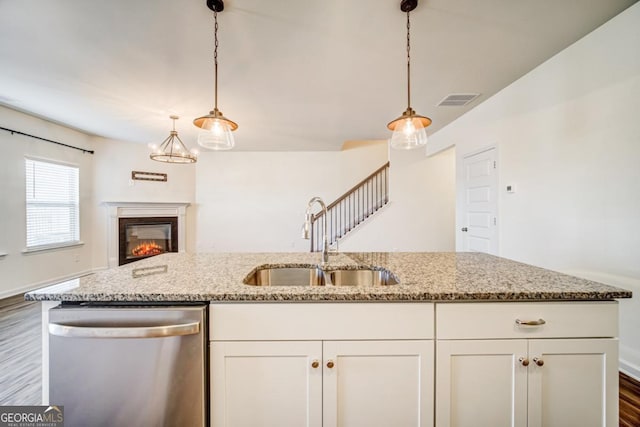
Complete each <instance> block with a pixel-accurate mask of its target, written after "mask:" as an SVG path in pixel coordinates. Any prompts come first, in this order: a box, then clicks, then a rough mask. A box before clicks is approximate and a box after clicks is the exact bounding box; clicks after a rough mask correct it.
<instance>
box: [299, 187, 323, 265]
mask: <svg viewBox="0 0 640 427" xmlns="http://www.w3.org/2000/svg"><path fill="white" fill-rule="evenodd" d="M315 203H317V204H319V205H320V208H321V209H322V262H323V263H324V264H326V263H327V262H329V238H328V237H327V205H325V204H324V202H323V201H322V199H321V198H320V197H314V198H312V199H311V200H309V203H307V212H306V213H305V216H304V224H303V226H302V238H303V239H308V238H309V237H310V235H311V225H312V224H313V214H312V213H311V208H312V207H313V205H314V204H315Z"/></svg>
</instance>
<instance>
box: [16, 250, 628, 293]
mask: <svg viewBox="0 0 640 427" xmlns="http://www.w3.org/2000/svg"><path fill="white" fill-rule="evenodd" d="M320 261H321V256H320V254H318V253H262V254H250V253H212V254H186V253H167V254H164V255H160V256H157V257H152V258H148V259H145V260H143V261H139V262H136V263H132V264H127V265H123V266H120V267H118V268H113V269H109V270H104V271H98V272H96V273H94V274H90V275H87V276H84V277H80V278H77V279H72V280H69V281H66V282H63V283H60V284H57V285H54V286H50V287H46V288H43V289H39V290H36V291H33V292H29V293H27V294H26V299H28V300H33V301H45V300H51V301H96V302H99V301H123V302H124V301H129V302H158V301H172V302H180V301H181V302H184V301H291V302H293V301H465V300H467V301H478V300H481V301H492V300H500V301H549V300H612V299H616V298H630V297H631V292H629V291H626V290H624V289H619V288H615V287H612V286H607V285H604V284H601V283H597V282H592V281H588V280H584V279H579V278H577V277H573V276H568V275H565V274H561V273H557V272H553V271H550V270H546V269H543V268H538V267H534V266H531V265H527V264H523V263H519V262H515V261H511V260H508V259H504V258H499V257H496V256H492V255H487V254H481V253H466V252H465V253H452V252H443V253H418V252H415V253H414V252H410V253H396V252H393V253H351V254H350V253H340V254H337V255H332V256H331V257H330V259H329V263H328V264H327V266H326V269H328V270H330V269H338V268H346V269H349V268H352V269H358V268H362V267H371V266H372V267H379V268H385V269H387V270H389V271H391V272H392V273H393V274H394V275H395V276H396V277H397V278H398V279H399V285H393V286H379V287H366V288H363V287H352V286H344V287H340V286H332V287H324V286H286V287H273V286H250V285H245V284H244V283H243V280H244V279H245V277H247V275H248V274H249V273H250V272H251V271H252V270H253V269H255V268H257V267H261V266H267V265H268V266H292V265H296V266H314V265H318V264H320Z"/></svg>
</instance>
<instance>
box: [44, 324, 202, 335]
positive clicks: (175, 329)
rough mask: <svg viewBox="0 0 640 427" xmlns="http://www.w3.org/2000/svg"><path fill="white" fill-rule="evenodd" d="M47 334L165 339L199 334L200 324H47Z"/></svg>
mask: <svg viewBox="0 0 640 427" xmlns="http://www.w3.org/2000/svg"><path fill="white" fill-rule="evenodd" d="M49 333H50V334H51V335H57V336H59V337H66V338H165V337H177V336H181V335H194V334H198V333H200V322H191V323H183V324H179V325H166V326H142V327H140V326H132V327H126V326H125V327H103V326H71V325H62V324H59V323H49Z"/></svg>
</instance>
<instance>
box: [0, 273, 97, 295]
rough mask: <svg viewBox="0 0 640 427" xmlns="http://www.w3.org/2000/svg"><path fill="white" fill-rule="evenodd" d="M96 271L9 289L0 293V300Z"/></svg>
mask: <svg viewBox="0 0 640 427" xmlns="http://www.w3.org/2000/svg"><path fill="white" fill-rule="evenodd" d="M97 270H98V269H89V270H84V271H79V272H76V273H73V274H68V275H66V276H59V277H54V278H52V279H47V280H43V281H41V282H37V283H31V284H29V285H26V286H22V287H20V288H17V289H11V290H10V291H5V292H0V300H3V299H6V298H11V297H15V296H18V295H22V294H24V293H26V292H29V291H33V290H35V289H39V288H44V287H45V286H50V285H55V284H56V283H60V282H64V281H66V280H71V279H76V278H78V277H82V276H86V275H87V274H91V273H93V272H95V271H97Z"/></svg>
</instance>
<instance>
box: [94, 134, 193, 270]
mask: <svg viewBox="0 0 640 427" xmlns="http://www.w3.org/2000/svg"><path fill="white" fill-rule="evenodd" d="M94 140H95V143H94V147H95V152H96V153H95V160H94V168H93V173H94V179H93V180H94V187H93V189H94V199H95V205H94V210H95V227H94V234H95V244H94V252H93V257H94V267H95V268H104V267H106V266H107V263H108V259H107V258H108V257H107V249H108V243H107V226H108V221H107V219H108V214H107V209H106V207H105V206H104V205H103V204H102V203H104V202H188V203H194V202H195V188H196V181H195V176H196V172H195V171H196V165H198V163H195V164H168V163H162V162H156V161H153V160H151V159H150V158H149V148H148V147H147V146H146V145H144V144H132V143H128V142H122V141H117V140H111V139H105V138H97V137H96V138H94ZM131 171H143V172H158V173H166V174H167V181H166V182H158V181H137V180H136V181H132V180H131ZM186 226H187V235H186V246H187V247H186V250H187V251H188V252H193V250H194V248H195V237H194V236H195V206H194V205H191V206H189V207H187V218H186Z"/></svg>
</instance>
